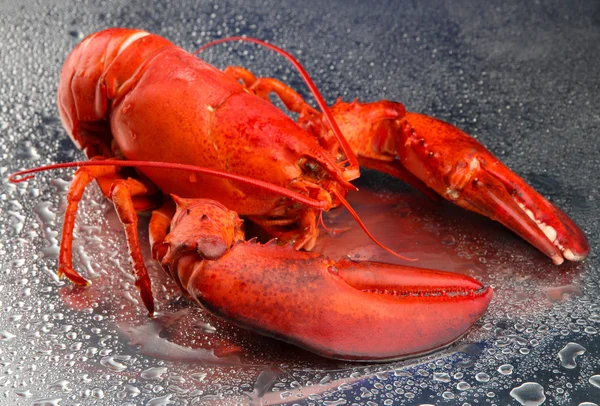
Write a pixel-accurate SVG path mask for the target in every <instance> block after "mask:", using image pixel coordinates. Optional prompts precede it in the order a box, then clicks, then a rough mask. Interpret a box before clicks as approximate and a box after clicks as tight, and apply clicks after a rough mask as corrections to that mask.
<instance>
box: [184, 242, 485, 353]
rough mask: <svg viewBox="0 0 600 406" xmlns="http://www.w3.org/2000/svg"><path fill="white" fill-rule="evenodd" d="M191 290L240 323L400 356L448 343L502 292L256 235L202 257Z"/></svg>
mask: <svg viewBox="0 0 600 406" xmlns="http://www.w3.org/2000/svg"><path fill="white" fill-rule="evenodd" d="M186 289H187V291H188V292H189V294H190V296H191V297H192V298H193V299H195V300H196V301H198V303H200V305H202V306H203V307H204V308H206V309H207V310H209V311H210V312H212V313H214V314H215V315H217V316H218V317H221V318H224V319H226V320H228V321H230V322H231V323H233V324H237V325H239V326H241V327H243V328H247V329H251V330H253V331H255V332H258V333H260V334H264V335H267V336H271V337H274V338H277V339H280V340H283V341H286V342H289V343H292V344H295V345H297V346H299V347H302V348H305V349H307V350H309V351H311V352H314V353H317V354H319V355H322V356H325V357H328V358H335V359H342V360H379V361H384V360H393V359H398V358H404V357H408V356H414V355H418V354H423V353H427V352H429V351H433V350H434V349H437V348H439V347H442V346H445V345H448V344H450V343H452V342H453V341H455V340H456V339H458V338H459V337H460V336H462V335H463V334H464V333H465V332H466V331H467V330H468V329H469V327H471V325H472V324H473V323H474V322H475V321H477V319H479V318H480V317H481V316H482V315H483V314H484V312H485V311H486V309H487V307H488V304H489V302H490V300H491V298H492V290H491V289H489V288H484V287H483V286H482V285H481V284H480V283H479V282H477V281H476V280H474V279H472V278H470V277H468V276H464V275H459V274H453V273H449V272H442V271H433V270H426V269H418V268H411V267H403V266H399V265H388V264H381V263H374V262H358V263H355V262H351V261H349V260H342V261H340V262H337V263H334V262H333V261H330V260H327V259H326V258H323V257H320V256H319V255H317V254H314V253H308V252H298V251H295V250H294V249H293V248H292V247H289V246H286V247H280V246H277V245H276V244H273V243H269V244H266V245H259V244H257V243H255V242H254V241H248V242H245V243H238V244H237V245H235V246H234V247H233V248H232V249H231V250H230V251H229V252H227V253H226V254H225V255H224V256H223V257H221V258H220V259H219V260H218V261H202V262H201V263H198V264H197V266H196V269H195V270H194V272H193V275H192V276H191V277H190V279H189V281H188V283H187V286H186Z"/></svg>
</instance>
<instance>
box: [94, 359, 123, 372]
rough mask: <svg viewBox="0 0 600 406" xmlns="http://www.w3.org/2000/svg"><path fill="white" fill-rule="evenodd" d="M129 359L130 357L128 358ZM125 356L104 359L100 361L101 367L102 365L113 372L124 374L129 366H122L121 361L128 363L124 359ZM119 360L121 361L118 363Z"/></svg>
mask: <svg viewBox="0 0 600 406" xmlns="http://www.w3.org/2000/svg"><path fill="white" fill-rule="evenodd" d="M127 357H128V358H129V356H127ZM123 358H124V357H123V356H120V357H119V356H114V357H112V356H108V357H103V358H102V359H101V360H100V365H102V366H103V367H105V368H107V369H110V370H111V371H114V372H122V371H124V370H126V369H127V365H125V364H122V363H121V362H119V361H127V360H126V359H123ZM117 359H119V361H117Z"/></svg>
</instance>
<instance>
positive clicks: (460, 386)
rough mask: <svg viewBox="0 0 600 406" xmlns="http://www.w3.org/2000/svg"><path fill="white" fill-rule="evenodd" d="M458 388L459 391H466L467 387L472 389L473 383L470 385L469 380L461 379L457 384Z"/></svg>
mask: <svg viewBox="0 0 600 406" xmlns="http://www.w3.org/2000/svg"><path fill="white" fill-rule="evenodd" d="M456 389H458V390H459V391H465V390H467V389H471V385H469V383H468V382H465V381H461V382H459V383H458V384H456Z"/></svg>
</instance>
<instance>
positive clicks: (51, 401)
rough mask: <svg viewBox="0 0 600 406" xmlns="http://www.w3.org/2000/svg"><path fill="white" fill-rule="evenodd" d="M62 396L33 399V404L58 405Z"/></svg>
mask: <svg viewBox="0 0 600 406" xmlns="http://www.w3.org/2000/svg"><path fill="white" fill-rule="evenodd" d="M61 400H62V398H45V399H37V400H34V401H33V406H60V401H61Z"/></svg>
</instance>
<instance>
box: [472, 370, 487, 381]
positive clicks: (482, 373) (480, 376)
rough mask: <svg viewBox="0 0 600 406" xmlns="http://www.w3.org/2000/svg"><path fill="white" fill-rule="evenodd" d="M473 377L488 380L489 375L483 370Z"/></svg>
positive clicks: (478, 379)
mask: <svg viewBox="0 0 600 406" xmlns="http://www.w3.org/2000/svg"><path fill="white" fill-rule="evenodd" d="M475 379H477V381H478V382H489V380H490V376H489V375H488V374H486V373H485V372H479V373H478V374H477V375H475Z"/></svg>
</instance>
